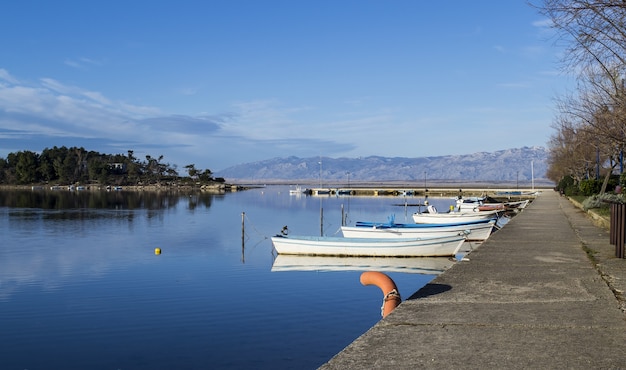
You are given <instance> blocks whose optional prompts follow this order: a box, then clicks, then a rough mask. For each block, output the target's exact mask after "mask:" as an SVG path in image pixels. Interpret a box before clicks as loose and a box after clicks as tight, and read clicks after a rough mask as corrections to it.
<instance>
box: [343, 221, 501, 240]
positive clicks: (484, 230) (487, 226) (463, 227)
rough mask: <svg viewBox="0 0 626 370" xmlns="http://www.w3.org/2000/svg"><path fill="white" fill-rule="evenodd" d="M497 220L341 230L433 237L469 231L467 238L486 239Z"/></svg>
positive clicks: (364, 234) (350, 235) (353, 234)
mask: <svg viewBox="0 0 626 370" xmlns="http://www.w3.org/2000/svg"><path fill="white" fill-rule="evenodd" d="M494 225H495V220H486V221H485V222H474V223H461V224H456V225H455V224H440V225H437V224H430V225H429V224H391V225H385V224H371V223H370V224H368V223H361V224H359V223H357V226H342V227H341V232H342V233H343V236H344V237H347V238H420V237H423V238H432V237H440V236H454V235H458V234H459V233H464V232H469V234H468V235H467V237H466V238H467V240H469V241H485V240H487V238H489V236H490V235H491V232H492V231H493V228H494Z"/></svg>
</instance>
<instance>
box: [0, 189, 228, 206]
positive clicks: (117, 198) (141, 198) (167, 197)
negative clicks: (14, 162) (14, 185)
mask: <svg viewBox="0 0 626 370" xmlns="http://www.w3.org/2000/svg"><path fill="white" fill-rule="evenodd" d="M215 196H219V195H215V194H211V193H204V192H201V193H193V194H187V193H180V192H156V191H146V192H120V191H110V192H108V191H67V190H59V191H49V190H42V191H31V190H4V191H0V207H10V208H41V209H44V210H65V209H115V210H138V209H147V210H165V209H169V208H175V207H177V206H178V204H179V202H180V201H181V200H182V199H186V200H187V201H188V204H187V205H188V208H189V209H195V208H197V207H205V208H209V207H210V206H211V203H212V201H213V198H214V197H215Z"/></svg>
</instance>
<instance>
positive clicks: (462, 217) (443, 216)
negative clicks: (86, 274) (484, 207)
mask: <svg viewBox="0 0 626 370" xmlns="http://www.w3.org/2000/svg"><path fill="white" fill-rule="evenodd" d="M428 210H429V212H416V213H414V214H413V216H412V217H413V221H415V223H417V224H449V223H458V222H467V221H478V220H488V219H497V218H498V212H499V211H498V210H493V211H482V212H446V213H438V212H436V210H435V209H434V208H430V206H429V208H428Z"/></svg>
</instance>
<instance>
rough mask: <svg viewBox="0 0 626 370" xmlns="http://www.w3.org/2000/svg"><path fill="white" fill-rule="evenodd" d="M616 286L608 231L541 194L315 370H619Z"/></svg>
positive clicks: (622, 349) (623, 268) (619, 293)
mask: <svg viewBox="0 0 626 370" xmlns="http://www.w3.org/2000/svg"><path fill="white" fill-rule="evenodd" d="M624 291H626V259H619V258H616V257H615V247H614V246H613V245H611V244H610V243H609V233H608V230H606V229H604V228H601V227H598V226H595V224H594V223H593V222H592V219H591V218H589V217H588V216H587V214H586V213H585V212H583V211H582V210H580V209H579V208H577V207H575V206H574V205H573V204H572V203H571V202H570V201H569V200H568V199H567V198H566V197H562V196H560V195H559V194H558V193H556V192H554V191H551V190H546V191H543V192H542V194H541V195H540V196H538V197H537V199H536V200H534V201H533V202H532V203H531V204H530V205H529V206H528V207H527V208H526V209H524V211H523V212H521V213H520V214H518V215H517V216H515V217H514V218H513V219H512V220H511V221H510V222H509V223H508V224H507V225H506V226H505V227H504V228H502V229H501V230H499V231H497V232H496V233H494V234H493V235H492V236H491V237H490V238H489V239H488V240H487V241H486V242H484V243H483V244H482V245H480V246H479V247H478V248H476V249H474V250H473V251H471V252H470V253H469V254H467V255H466V256H465V258H464V259H463V260H462V261H459V262H457V263H456V264H455V265H454V266H453V267H452V268H450V269H449V270H447V271H446V272H444V273H443V274H441V275H439V276H438V277H436V278H435V279H434V280H433V281H431V282H430V283H429V284H427V285H426V286H424V287H423V288H422V289H420V290H419V291H417V292H415V293H413V292H400V294H401V295H402V298H403V301H402V303H401V304H400V305H399V306H398V307H397V308H396V309H395V310H394V311H393V312H392V313H391V314H390V315H388V316H386V317H385V318H382V319H381V320H380V321H379V322H378V323H377V324H376V325H374V326H373V327H372V328H371V329H370V330H368V331H367V332H365V333H364V334H363V335H362V336H360V337H359V338H357V339H356V340H355V341H354V342H352V343H351V344H350V345H348V346H347V347H346V348H345V349H344V350H342V351H341V352H340V353H338V354H337V355H336V356H334V357H333V358H332V359H330V360H329V361H328V362H327V363H325V364H323V365H322V366H321V367H320V369H382V368H386V369H388V368H395V369H414V368H427V369H592V368H593V369H600V368H601V369H624V368H626V313H625V309H626V305H625V300H624V296H623V292H624ZM411 294H412V295H411ZM381 300H382V297H381Z"/></svg>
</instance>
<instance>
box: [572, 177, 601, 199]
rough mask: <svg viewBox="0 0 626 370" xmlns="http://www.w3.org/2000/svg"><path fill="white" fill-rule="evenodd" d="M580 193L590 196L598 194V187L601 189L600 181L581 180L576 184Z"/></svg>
mask: <svg viewBox="0 0 626 370" xmlns="http://www.w3.org/2000/svg"><path fill="white" fill-rule="evenodd" d="M578 188H579V190H580V194H581V195H586V196H590V195H593V194H598V193H599V192H600V189H602V181H600V180H593V179H589V180H583V181H581V182H580V184H579V185H578Z"/></svg>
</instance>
